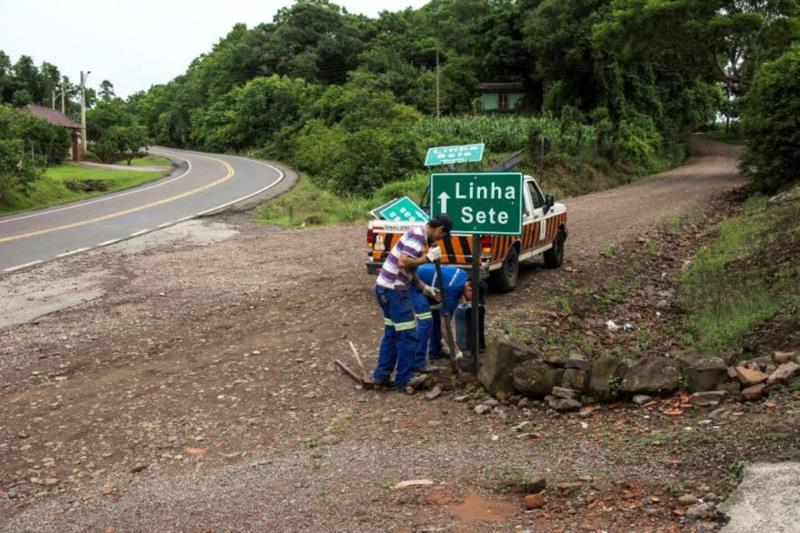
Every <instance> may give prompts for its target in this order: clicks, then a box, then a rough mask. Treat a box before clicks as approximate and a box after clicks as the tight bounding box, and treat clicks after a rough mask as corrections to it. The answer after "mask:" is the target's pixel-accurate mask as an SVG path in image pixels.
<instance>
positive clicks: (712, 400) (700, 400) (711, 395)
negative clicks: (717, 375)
mask: <svg viewBox="0 0 800 533" xmlns="http://www.w3.org/2000/svg"><path fill="white" fill-rule="evenodd" d="M727 396H728V391H724V390H715V391H706V392H695V393H694V394H692V395H691V397H690V400H691V402H692V405H696V406H698V407H710V406H715V405H719V404H720V403H722V402H723V401H724V400H725V398H727Z"/></svg>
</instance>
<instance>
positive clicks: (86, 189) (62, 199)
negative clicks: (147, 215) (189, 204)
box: [0, 163, 167, 214]
mask: <svg viewBox="0 0 800 533" xmlns="http://www.w3.org/2000/svg"><path fill="white" fill-rule="evenodd" d="M166 173H167V171H166V170H163V171H161V170H159V171H140V170H107V169H97V168H85V167H80V166H78V165H76V164H75V163H62V164H60V165H55V166H51V167H47V168H46V169H45V170H44V171H43V174H42V176H40V177H38V178H37V179H36V180H35V181H33V182H32V183H31V184H30V185H29V187H28V189H27V190H24V191H23V190H22V189H16V190H12V191H11V192H9V193H8V194H7V196H6V197H5V200H4V201H3V202H2V204H0V213H3V214H6V213H13V212H15V211H22V210H26V209H37V208H42V207H49V206H53V205H58V204H63V203H67V202H74V201H76V200H84V199H87V198H93V197H96V196H100V195H102V194H106V193H109V192H114V191H119V190H122V189H128V188H131V187H136V186H138V185H142V184H144V183H147V182H148V181H153V180H156V179H158V178H161V177H163V176H164V175H166Z"/></svg>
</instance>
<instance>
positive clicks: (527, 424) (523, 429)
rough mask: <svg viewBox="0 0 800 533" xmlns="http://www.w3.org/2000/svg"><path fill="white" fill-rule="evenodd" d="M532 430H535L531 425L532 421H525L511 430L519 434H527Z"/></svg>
mask: <svg viewBox="0 0 800 533" xmlns="http://www.w3.org/2000/svg"><path fill="white" fill-rule="evenodd" d="M531 428H533V424H531V421H530V420H525V421H523V422H520V423H519V424H517V425H516V426H514V427H513V428H511V430H512V431H516V432H519V433H527V432H528V431H530V430H531Z"/></svg>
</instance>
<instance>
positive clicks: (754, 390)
mask: <svg viewBox="0 0 800 533" xmlns="http://www.w3.org/2000/svg"><path fill="white" fill-rule="evenodd" d="M766 389H767V385H766V384H765V383H759V384H757V385H752V386H750V387H747V388H746V389H744V390H743V391H742V398H744V399H745V400H757V399H758V398H761V396H763V395H764V391H765V390H766Z"/></svg>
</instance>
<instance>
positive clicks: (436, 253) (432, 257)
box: [425, 246, 442, 263]
mask: <svg viewBox="0 0 800 533" xmlns="http://www.w3.org/2000/svg"><path fill="white" fill-rule="evenodd" d="M441 258H442V250H440V249H439V247H438V246H432V247H431V248H430V249H429V250H428V253H427V254H425V259H427V260H428V262H429V263H435V262H436V261H438V260H439V259H441Z"/></svg>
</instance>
